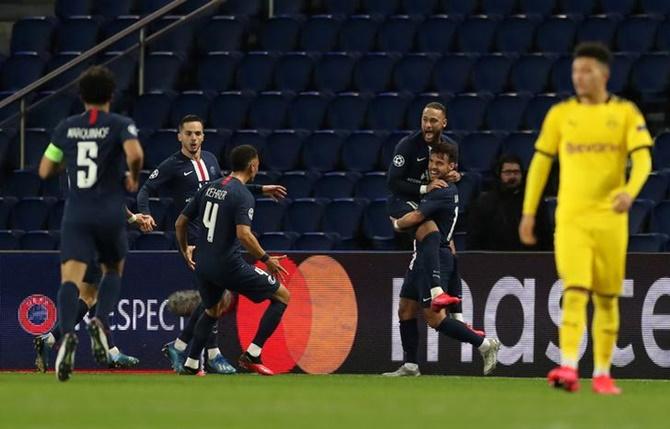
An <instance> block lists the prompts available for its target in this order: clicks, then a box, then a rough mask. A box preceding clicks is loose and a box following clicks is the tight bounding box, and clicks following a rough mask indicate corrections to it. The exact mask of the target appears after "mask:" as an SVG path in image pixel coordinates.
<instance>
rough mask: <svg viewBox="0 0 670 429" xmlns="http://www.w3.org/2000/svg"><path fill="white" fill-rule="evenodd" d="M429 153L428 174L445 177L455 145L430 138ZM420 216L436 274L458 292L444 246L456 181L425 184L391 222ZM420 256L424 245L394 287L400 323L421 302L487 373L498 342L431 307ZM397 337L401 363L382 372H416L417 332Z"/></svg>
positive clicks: (428, 316)
mask: <svg viewBox="0 0 670 429" xmlns="http://www.w3.org/2000/svg"><path fill="white" fill-rule="evenodd" d="M429 157H430V163H429V172H430V177H431V178H433V179H435V178H439V179H442V180H446V179H447V177H448V175H449V172H450V171H452V170H453V169H454V167H455V164H456V160H457V151H456V147H455V146H454V145H452V144H449V143H442V142H439V143H435V144H434V145H433V146H432V150H431V153H430V155H429ZM426 219H432V220H433V222H435V224H436V225H437V227H438V230H439V236H440V248H439V257H440V269H441V273H440V274H441V276H440V278H441V281H442V284H443V285H444V284H447V283H448V287H447V288H446V290H448V292H449V293H450V295H453V296H460V295H461V286H460V278H459V277H458V273H457V271H456V269H455V268H456V267H455V257H454V255H453V253H452V250H451V249H450V247H449V243H450V241H451V239H452V234H453V232H454V227H455V226H456V221H457V220H458V189H457V187H456V185H454V184H450V185H449V186H448V187H446V188H435V189H433V190H431V191H430V192H428V193H427V194H425V195H424V196H423V198H422V199H421V201H420V203H419V205H418V207H417V209H416V210H413V211H411V212H409V213H407V214H405V215H404V216H403V217H401V218H400V219H397V220H395V221H394V222H393V226H394V228H395V229H396V230H398V231H403V230H408V229H410V228H415V227H417V226H419V225H421V224H422V223H423V222H424V221H425V220H426ZM425 257H426V254H425V249H419V250H417V251H416V252H415V253H414V255H413V257H412V260H411V261H410V265H409V269H408V270H407V274H406V275H405V281H404V282H403V285H402V288H401V290H400V300H401V305H400V308H399V310H398V316H399V318H400V323H401V327H402V324H403V322H407V321H409V322H410V323H413V324H414V326H416V320H415V319H416V313H417V312H418V311H419V308H420V307H423V316H424V319H425V320H426V323H427V324H428V326H430V327H431V328H433V329H435V330H436V331H438V332H440V333H442V334H444V335H446V336H448V337H451V338H455V339H457V340H459V341H461V342H466V343H470V344H472V345H473V346H475V347H477V348H478V349H479V351H480V353H481V355H482V358H483V359H484V375H488V374H490V373H491V372H492V371H493V370H494V369H495V366H496V362H497V354H498V349H499V348H500V342H499V341H498V340H497V339H495V338H485V336H484V335H483V334H482V333H480V332H477V331H474V330H472V329H471V328H470V327H468V326H467V325H466V324H465V323H463V322H462V321H460V320H456V319H452V318H450V317H447V314H446V311H445V310H444V309H440V310H439V311H434V309H431V308H430V302H431V299H432V297H431V291H430V288H429V285H430V281H429V279H428V277H429V275H428V272H427V271H426V267H425V264H423V263H422V258H425ZM401 334H402V330H401ZM401 339H402V342H403V350H404V351H405V363H403V365H402V366H401V367H400V368H399V369H398V370H397V371H394V372H390V373H385V374H384V375H387V376H406V375H413V376H417V375H420V372H419V369H418V365H417V364H416V354H417V349H418V341H417V340H418V338H413V337H412V338H407V337H406V336H403V335H401Z"/></svg>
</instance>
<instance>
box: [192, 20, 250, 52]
mask: <svg viewBox="0 0 670 429" xmlns="http://www.w3.org/2000/svg"><path fill="white" fill-rule="evenodd" d="M244 32H245V24H244V20H242V19H240V18H239V17H236V16H227V15H220V16H213V17H212V18H210V19H209V20H208V21H207V23H205V25H203V27H202V28H201V29H200V30H199V31H198V34H197V39H196V41H197V46H198V51H199V52H200V53H202V54H207V53H209V52H225V51H239V50H241V49H242V48H243V39H242V38H243V36H244V34H245V33H244Z"/></svg>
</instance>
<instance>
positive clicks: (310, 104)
mask: <svg viewBox="0 0 670 429" xmlns="http://www.w3.org/2000/svg"><path fill="white" fill-rule="evenodd" d="M329 103H330V97H328V96H326V95H324V94H323V93H320V92H303V93H300V94H298V95H297V96H296V97H295V98H294V99H293V101H292V102H291V107H290V108H289V111H288V123H289V127H291V128H303V129H307V130H316V129H319V128H321V125H322V124H323V120H324V118H325V116H326V110H327V109H328V104H329Z"/></svg>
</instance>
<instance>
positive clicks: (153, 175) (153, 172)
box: [149, 169, 158, 180]
mask: <svg viewBox="0 0 670 429" xmlns="http://www.w3.org/2000/svg"><path fill="white" fill-rule="evenodd" d="M156 177H158V169H155V170H154V171H152V172H151V175H150V176H149V179H152V180H153V179H155V178H156Z"/></svg>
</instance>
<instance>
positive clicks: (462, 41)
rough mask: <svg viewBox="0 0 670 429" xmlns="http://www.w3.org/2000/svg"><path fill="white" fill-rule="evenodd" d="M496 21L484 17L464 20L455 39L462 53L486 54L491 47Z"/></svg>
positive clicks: (492, 18) (493, 18)
mask: <svg viewBox="0 0 670 429" xmlns="http://www.w3.org/2000/svg"><path fill="white" fill-rule="evenodd" d="M498 22H499V21H498V19H497V18H495V17H492V16H486V15H474V16H470V17H468V18H466V19H465V20H464V21H463V23H462V24H461V26H460V27H458V33H457V34H456V37H457V39H458V46H459V47H460V50H461V51H462V52H474V53H487V52H489V51H490V50H491V48H492V46H493V36H494V35H495V33H496V29H497V27H498Z"/></svg>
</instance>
